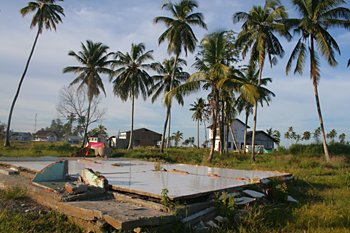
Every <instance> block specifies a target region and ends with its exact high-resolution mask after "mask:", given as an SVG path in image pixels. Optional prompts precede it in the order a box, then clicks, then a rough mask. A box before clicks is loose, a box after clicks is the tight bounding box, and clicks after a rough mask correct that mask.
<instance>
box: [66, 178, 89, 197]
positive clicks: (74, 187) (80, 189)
mask: <svg viewBox="0 0 350 233" xmlns="http://www.w3.org/2000/svg"><path fill="white" fill-rule="evenodd" d="M88 188H89V185H88V184H84V183H82V182H78V181H76V182H67V183H66V184H65V189H66V191H67V192H69V193H75V194H78V193H85V192H86V191H87V190H88Z"/></svg>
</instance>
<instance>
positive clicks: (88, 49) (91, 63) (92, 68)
mask: <svg viewBox="0 0 350 233" xmlns="http://www.w3.org/2000/svg"><path fill="white" fill-rule="evenodd" d="M81 47H82V51H79V52H78V53H75V52H74V51H70V52H69V53H68V55H69V56H72V57H74V58H76V59H77V60H78V61H79V62H80V63H81V64H82V65H83V66H67V67H66V68H64V69H63V73H74V74H79V75H78V77H77V78H76V79H74V80H73V81H72V82H71V83H70V84H69V85H70V86H72V85H74V84H76V83H80V85H79V87H78V89H80V88H82V87H83V86H87V88H88V93H87V96H88V101H89V105H88V109H87V115H86V123H85V129H84V138H83V143H82V147H83V146H84V143H85V140H86V139H87V132H88V127H89V124H90V108H91V102H92V99H93V98H94V97H95V96H98V95H99V94H100V90H102V91H103V93H104V94H105V95H106V91H105V88H104V85H103V82H102V79H101V77H100V74H109V75H110V74H111V73H112V70H111V69H109V68H107V67H108V66H110V65H111V63H112V61H111V60H108V57H109V56H110V55H111V54H112V53H107V50H108V49H109V47H108V46H106V45H104V44H102V43H100V42H97V43H94V42H92V41H91V40H87V41H86V45H85V44H84V43H82V42H81Z"/></svg>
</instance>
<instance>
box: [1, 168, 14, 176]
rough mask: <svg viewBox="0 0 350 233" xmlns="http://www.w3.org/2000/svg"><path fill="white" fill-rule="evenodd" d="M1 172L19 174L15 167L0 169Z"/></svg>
mask: <svg viewBox="0 0 350 233" xmlns="http://www.w3.org/2000/svg"><path fill="white" fill-rule="evenodd" d="M0 173H1V174H4V175H8V176H10V175H15V174H17V172H16V171H15V170H13V169H0Z"/></svg>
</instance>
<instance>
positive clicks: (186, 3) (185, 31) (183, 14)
mask: <svg viewBox="0 0 350 233" xmlns="http://www.w3.org/2000/svg"><path fill="white" fill-rule="evenodd" d="M197 7H198V4H197V1H195V0H181V1H180V2H179V3H174V4H173V3H172V2H169V1H167V2H164V3H163V4H162V7H161V8H162V9H164V8H165V9H166V10H168V11H170V12H171V13H172V15H173V18H169V17H165V16H158V17H155V18H154V20H153V23H158V22H163V23H165V25H166V26H167V29H166V30H165V32H163V33H162V35H160V37H159V38H158V44H159V45H160V44H161V43H163V42H164V41H165V40H168V53H169V54H172V53H173V54H175V61H174V64H173V65H174V67H173V69H172V71H173V72H172V74H171V81H170V89H169V90H172V89H173V80H174V77H175V70H176V69H175V66H176V64H177V59H178V58H179V56H180V54H181V52H182V50H184V51H185V55H186V56H187V51H189V52H191V53H193V52H194V50H195V48H196V43H197V38H196V36H195V34H194V32H193V31H192V28H191V26H190V25H198V26H200V27H202V28H204V29H207V26H206V24H205V23H204V22H203V15H202V14H201V13H192V12H193V10H194V8H197ZM170 105H171V103H170V102H169V103H168V106H167V114H166V118H165V123H164V129H163V136H162V142H161V145H160V151H161V152H163V145H164V138H165V132H166V126H167V124H168V119H169V118H170Z"/></svg>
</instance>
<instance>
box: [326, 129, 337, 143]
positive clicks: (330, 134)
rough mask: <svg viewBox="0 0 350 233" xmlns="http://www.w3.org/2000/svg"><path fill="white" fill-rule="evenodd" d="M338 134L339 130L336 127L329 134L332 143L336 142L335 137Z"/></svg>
mask: <svg viewBox="0 0 350 233" xmlns="http://www.w3.org/2000/svg"><path fill="white" fill-rule="evenodd" d="M336 136H337V131H336V130H335V129H332V130H331V131H330V132H329V133H328V134H327V136H326V137H327V138H329V139H330V140H331V144H334V138H335V137H336Z"/></svg>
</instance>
